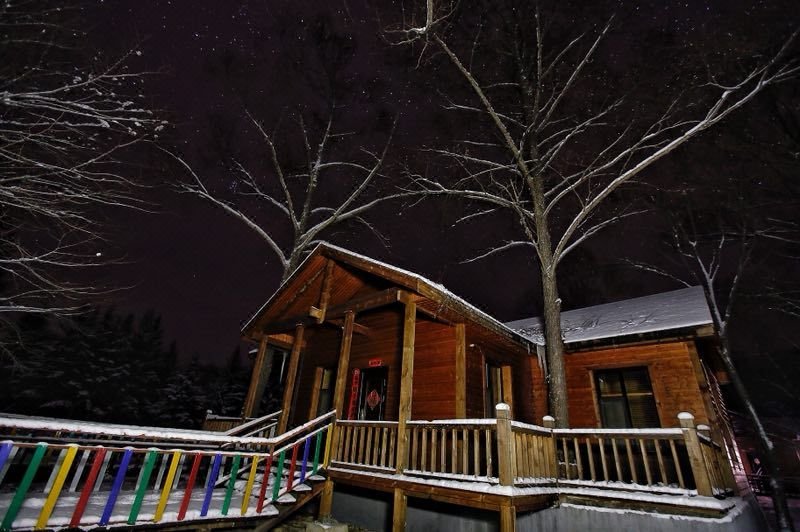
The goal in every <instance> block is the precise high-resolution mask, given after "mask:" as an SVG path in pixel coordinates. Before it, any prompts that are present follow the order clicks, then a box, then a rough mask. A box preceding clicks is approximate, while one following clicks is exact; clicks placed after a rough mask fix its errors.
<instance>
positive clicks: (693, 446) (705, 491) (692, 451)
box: [678, 412, 713, 497]
mask: <svg viewBox="0 0 800 532" xmlns="http://www.w3.org/2000/svg"><path fill="white" fill-rule="evenodd" d="M678 420H679V421H680V424H681V429H682V430H683V440H684V442H685V443H686V452H687V453H688V454H689V464H690V465H691V467H692V475H693V476H694V484H695V486H696V487H697V494H698V495H705V496H707V497H710V496H711V495H712V494H713V491H712V489H711V479H710V478H709V475H708V467H707V466H706V460H705V458H703V449H701V448H700V445H701V444H700V439H699V438H698V437H697V429H696V428H695V426H694V416H693V415H692V414H690V413H689V412H681V413H680V414H678Z"/></svg>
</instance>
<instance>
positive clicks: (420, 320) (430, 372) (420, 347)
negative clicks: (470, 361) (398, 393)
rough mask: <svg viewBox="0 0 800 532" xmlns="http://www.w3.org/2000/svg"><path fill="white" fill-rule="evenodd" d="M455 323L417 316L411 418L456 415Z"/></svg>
mask: <svg viewBox="0 0 800 532" xmlns="http://www.w3.org/2000/svg"><path fill="white" fill-rule="evenodd" d="M455 383H456V333H455V327H453V326H452V325H446V324H443V323H439V322H434V321H430V320H427V319H425V318H424V317H422V316H419V315H418V316H417V325H416V338H415V343H414V387H413V391H412V396H411V419H423V420H432V419H451V418H454V417H456V386H455Z"/></svg>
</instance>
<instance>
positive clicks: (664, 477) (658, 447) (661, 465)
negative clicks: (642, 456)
mask: <svg viewBox="0 0 800 532" xmlns="http://www.w3.org/2000/svg"><path fill="white" fill-rule="evenodd" d="M653 443H654V444H655V446H656V458H657V460H658V471H659V473H661V482H662V483H663V484H664V485H665V486H667V485H669V480H668V479H667V470H666V468H665V467H664V457H663V456H662V455H661V441H659V440H656V441H655V442H653Z"/></svg>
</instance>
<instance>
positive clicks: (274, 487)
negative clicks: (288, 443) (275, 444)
mask: <svg viewBox="0 0 800 532" xmlns="http://www.w3.org/2000/svg"><path fill="white" fill-rule="evenodd" d="M285 459H286V451H285V450H284V451H281V454H279V455H278V470H277V472H276V473H275V483H274V484H273V485H272V500H273V501H276V500H278V494H279V493H280V491H281V479H282V477H283V461H284V460H285Z"/></svg>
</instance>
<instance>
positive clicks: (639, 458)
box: [333, 405, 735, 496]
mask: <svg viewBox="0 0 800 532" xmlns="http://www.w3.org/2000/svg"><path fill="white" fill-rule="evenodd" d="M501 406H502V405H498V412H497V414H498V415H497V418H496V419H480V420H438V421H410V422H408V424H407V429H406V430H407V431H408V432H407V433H408V440H409V446H408V460H407V468H406V469H405V470H404V471H403V474H405V475H411V476H422V477H431V478H440V479H450V480H460V481H465V482H484V483H485V482H488V483H490V484H499V485H501V486H518V487H525V486H532V485H539V486H552V487H554V488H559V487H565V488H566V487H577V486H588V487H593V488H600V489H604V490H620V489H621V490H626V491H631V490H634V491H635V490H641V491H648V492H651V493H662V494H685V492H686V491H687V490H696V492H697V494H698V495H705V496H712V495H714V496H724V495H725V494H727V493H730V492H732V491H733V490H734V487H735V485H734V481H733V476H732V474H731V470H730V466H729V463H728V460H727V456H726V454H725V450H724V448H723V447H720V446H719V445H718V444H717V443H715V442H713V441H712V440H711V439H710V438H709V437H708V436H707V434H706V432H707V431H706V430H704V427H703V426H700V427H699V431H698V429H697V428H695V427H694V418H693V417H692V416H691V415H690V414H687V413H682V414H681V415H680V416H679V420H680V422H681V428H665V429H660V428H656V429H556V428H554V427H553V421H552V418H549V416H548V417H545V418H544V421H543V424H544V425H545V426H538V425H530V424H525V423H520V422H516V421H511V420H510V419H509V418H508V410H507V409H505V408H501ZM336 430H337V431H340V432H339V434H338V438H337V441H338V445H337V449H335V450H334V453H333V459H334V461H336V462H337V465H342V466H345V467H350V468H355V469H367V470H368V469H374V468H382V469H393V468H394V464H395V463H396V461H395V458H394V454H395V453H394V444H395V440H396V438H397V423H396V422H362V421H338V422H337V428H336Z"/></svg>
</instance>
